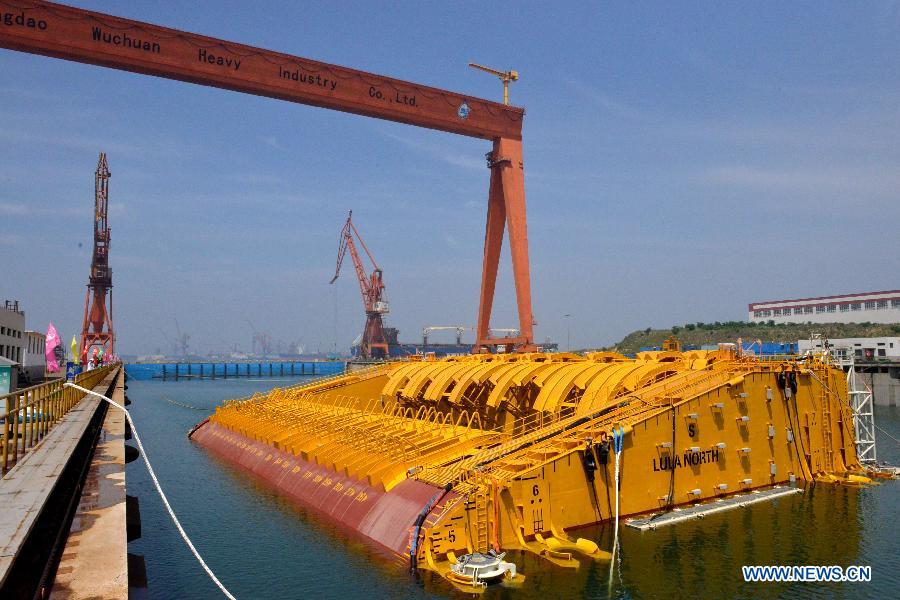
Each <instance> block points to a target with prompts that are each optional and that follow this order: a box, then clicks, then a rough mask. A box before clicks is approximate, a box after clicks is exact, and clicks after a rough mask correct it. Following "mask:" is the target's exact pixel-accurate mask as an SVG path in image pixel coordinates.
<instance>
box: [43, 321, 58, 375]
mask: <svg viewBox="0 0 900 600" xmlns="http://www.w3.org/2000/svg"><path fill="white" fill-rule="evenodd" d="M60 344H61V342H60V339H59V334H58V333H56V327H54V326H53V323H50V327H48V328H47V341H46V342H45V344H44V356H46V357H47V372H48V373H56V372H58V371H59V362H58V361H57V354H58V353H57V351H56V349H57V348H60V349H62V348H61V346H60Z"/></svg>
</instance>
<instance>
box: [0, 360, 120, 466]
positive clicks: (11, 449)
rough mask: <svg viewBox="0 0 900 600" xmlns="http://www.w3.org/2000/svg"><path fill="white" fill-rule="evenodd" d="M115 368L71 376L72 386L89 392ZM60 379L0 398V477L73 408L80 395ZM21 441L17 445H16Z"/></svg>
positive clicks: (109, 367) (116, 366) (101, 368)
mask: <svg viewBox="0 0 900 600" xmlns="http://www.w3.org/2000/svg"><path fill="white" fill-rule="evenodd" d="M118 367H119V365H118V364H112V365H106V366H104V367H100V368H99V369H93V370H91V371H85V372H84V373H80V374H78V375H76V376H75V383H77V384H78V385H80V386H82V387H86V388H89V389H90V388H93V387H94V386H95V385H97V384H98V383H99V382H100V381H101V380H102V379H103V378H104V377H106V375H107V374H109V373H110V372H111V371H112V370H113V369H115V368H118ZM64 383H65V380H64V379H58V380H56V381H51V382H48V383H42V384H38V385H35V386H32V387H28V388H23V389H21V390H16V391H15V392H10V393H8V394H4V395H2V396H0V406H3V407H4V408H6V409H7V410H6V412H5V413H3V414H2V415H0V419H2V424H0V429H2V435H0V438H2V439H0V456H2V459H0V473H2V474H6V472H7V471H8V470H9V468H10V466H11V464H14V463H16V462H17V461H18V460H19V455H23V456H24V455H25V453H26V452H28V451H29V450H30V449H32V448H34V447H35V446H36V445H37V444H38V442H40V441H41V440H42V439H44V437H45V436H46V435H47V434H48V433H49V432H50V430H51V429H52V428H53V426H54V425H56V424H57V423H58V422H59V421H60V419H62V418H63V416H64V415H65V414H66V413H67V412H69V410H70V409H72V408H73V407H74V406H76V405H77V404H78V403H79V402H80V401H81V399H82V398H83V397H84V394H82V393H81V392H79V391H77V390H75V389H73V388H70V387H65V386H64V385H63V384H64ZM20 440H21V443H20Z"/></svg>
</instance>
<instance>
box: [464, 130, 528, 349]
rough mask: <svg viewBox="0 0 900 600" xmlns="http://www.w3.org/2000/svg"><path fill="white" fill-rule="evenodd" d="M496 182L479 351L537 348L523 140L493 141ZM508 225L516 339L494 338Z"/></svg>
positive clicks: (486, 254) (487, 240)
mask: <svg viewBox="0 0 900 600" xmlns="http://www.w3.org/2000/svg"><path fill="white" fill-rule="evenodd" d="M490 165H491V185H490V192H489V194H488V217H487V226H486V228H485V235H484V264H483V270H482V276H481V299H480V302H479V307H478V327H477V332H476V340H475V351H477V352H482V351H485V350H487V349H488V348H489V347H490V346H495V345H497V344H498V343H501V344H507V345H516V346H517V347H518V349H519V350H525V351H528V350H533V349H534V332H533V320H534V318H533V315H532V312H531V274H530V272H529V267H528V226H527V223H526V214H525V167H524V164H523V162H522V142H521V140H512V139H507V138H500V139H497V140H495V141H494V150H493V152H492V153H491V155H490ZM507 225H508V226H509V246H510V254H511V255H512V263H513V280H514V282H515V287H516V304H517V306H518V311H519V331H520V335H519V337H516V338H498V339H491V338H490V332H489V329H490V320H491V310H492V308H493V303H494V288H495V286H496V283H497V268H498V266H499V262H500V249H501V247H502V245H503V230H504V227H505V226H507Z"/></svg>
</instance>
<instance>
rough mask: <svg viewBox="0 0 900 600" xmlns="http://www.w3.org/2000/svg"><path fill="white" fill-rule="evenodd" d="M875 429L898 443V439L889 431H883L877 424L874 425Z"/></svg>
mask: <svg viewBox="0 0 900 600" xmlns="http://www.w3.org/2000/svg"><path fill="white" fill-rule="evenodd" d="M875 429H877V430H878V431H880V432H881V433H883V434H884V435H886V436H888V437H889V438H891V439H892V440H894V441H895V442H897V443H898V444H900V440H898V439H897V438H895V437H894V436H892V435H891V434H890V433H888V432H887V431H885V430H884V429H882V428H881V427H879V426H878V425H875Z"/></svg>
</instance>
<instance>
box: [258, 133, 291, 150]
mask: <svg viewBox="0 0 900 600" xmlns="http://www.w3.org/2000/svg"><path fill="white" fill-rule="evenodd" d="M262 141H263V143H264V144H265V145H266V146H269V147H270V148H274V149H275V150H281V151H286V150H287V148H286V147H285V146H284V144H282V143H281V142H279V141H278V138H276V137H275V136H274V135H270V136H267V137H264V138H262Z"/></svg>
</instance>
